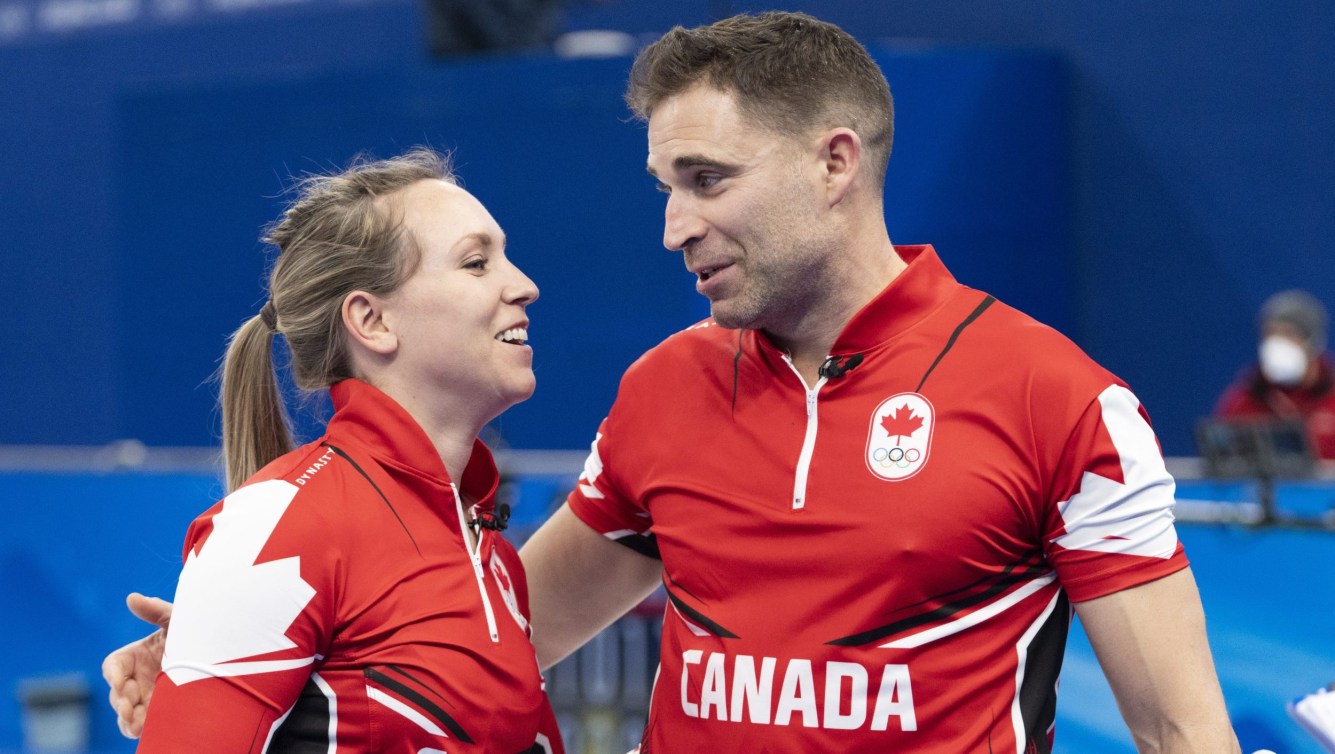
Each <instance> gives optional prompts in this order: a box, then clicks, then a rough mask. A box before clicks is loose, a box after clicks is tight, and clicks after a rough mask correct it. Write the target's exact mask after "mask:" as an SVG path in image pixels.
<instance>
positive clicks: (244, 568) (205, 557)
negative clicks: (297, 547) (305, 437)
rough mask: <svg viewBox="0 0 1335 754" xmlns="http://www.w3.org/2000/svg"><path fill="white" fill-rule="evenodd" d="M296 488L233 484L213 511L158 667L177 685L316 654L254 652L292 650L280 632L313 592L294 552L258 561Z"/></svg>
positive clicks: (305, 661)
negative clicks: (281, 656) (264, 657)
mask: <svg viewBox="0 0 1335 754" xmlns="http://www.w3.org/2000/svg"><path fill="white" fill-rule="evenodd" d="M296 494H297V488H296V487H294V486H292V485H291V484H288V483H287V482H283V481H278V480H271V481H266V482H260V483H258V484H252V485H248V486H245V487H242V488H241V489H239V490H237V491H236V492H233V493H232V494H231V495H228V496H227V498H226V499H225V500H224V501H223V507H222V510H221V511H220V512H218V514H217V515H215V516H214V517H213V531H212V533H210V534H209V537H208V539H206V540H204V545H203V547H201V548H200V549H199V551H198V552H191V553H190V555H189V556H188V557H187V558H186V561H185V567H184V568H183V569H182V570H181V579H180V582H179V584H178V585H177V588H176V610H175V613H174V614H173V615H172V626H171V631H169V632H168V633H167V647H166V652H165V654H164V656H163V658H162V669H163V671H164V672H165V673H166V674H167V676H168V677H170V678H171V679H172V682H173V683H176V684H177V685H182V684H186V683H190V682H191V681H197V680H201V679H204V678H210V677H218V676H237V675H249V674H252V673H268V672H273V671H276V670H289V669H292V668H298V667H303V666H305V665H309V664H311V662H312V661H313V660H314V658H313V657H295V658H288V659H270V660H254V659H252V658H255V657H257V656H261V655H266V654H270V653H273V652H279V651H283V650H290V649H294V648H296V644H294V643H293V642H292V640H291V639H289V638H287V636H286V635H285V633H286V631H287V629H288V628H289V627H290V626H291V625H292V622H293V621H294V620H296V618H297V616H298V615H299V614H300V613H301V611H302V610H303V609H304V608H305V607H306V605H307V603H309V602H310V601H311V598H312V597H314V596H315V589H314V588H312V587H311V585H310V584H307V583H306V581H305V580H303V579H302V578H301V565H300V561H299V559H298V558H296V557H290V558H282V559H280V560H274V561H270V562H267V563H256V562H255V561H256V559H257V558H258V557H259V554H260V550H261V549H263V547H264V545H265V543H267V542H268V541H269V537H270V536H271V535H272V534H273V532H274V529H275V528H276V527H277V526H278V521H279V520H280V519H281V518H282V517H283V513H285V512H286V511H287V508H288V505H290V504H291V502H292V499H293V498H294V497H295V496H296Z"/></svg>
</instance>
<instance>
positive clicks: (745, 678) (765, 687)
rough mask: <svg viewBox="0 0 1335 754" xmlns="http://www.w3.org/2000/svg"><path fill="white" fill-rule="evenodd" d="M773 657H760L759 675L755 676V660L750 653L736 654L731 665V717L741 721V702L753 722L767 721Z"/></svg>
mask: <svg viewBox="0 0 1335 754" xmlns="http://www.w3.org/2000/svg"><path fill="white" fill-rule="evenodd" d="M775 662H776V660H775V659H774V658H773V657H762V658H760V676H759V677H756V661H755V658H753V657H751V655H737V658H736V660H734V662H733V666H732V717H731V718H730V719H731V720H732V721H733V722H734V723H740V722H741V721H742V703H743V701H745V703H746V708H747V709H748V710H749V711H750V714H751V717H750V720H751V722H753V723H766V724H767V723H769V707H770V696H771V695H772V694H773V693H774V664H775Z"/></svg>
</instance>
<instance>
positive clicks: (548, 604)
mask: <svg viewBox="0 0 1335 754" xmlns="http://www.w3.org/2000/svg"><path fill="white" fill-rule="evenodd" d="M519 557H520V559H521V560H523V562H524V571H525V573H526V574H527V576H528V594H529V597H528V600H529V611H530V613H531V614H532V615H531V618H530V622H531V623H532V624H533V646H534V647H535V648H536V650H537V653H538V664H539V665H541V666H542V667H543V668H544V669H546V668H549V667H551V666H552V665H555V664H556V663H557V662H559V661H560V660H561V659H563V658H564V657H565V656H566V655H568V654H570V653H571V652H574V651H575V650H576V649H579V648H580V647H581V646H582V645H583V644H584V643H585V642H587V641H588V640H589V639H592V638H593V637H594V636H595V635H596V634H597V633H598V632H599V631H601V630H603V629H604V628H606V627H607V626H608V625H610V624H611V623H612V621H614V620H616V619H617V618H620V617H621V616H622V615H625V614H626V612H627V611H628V610H630V609H631V608H632V607H635V605H637V604H639V602H640V600H642V599H644V598H645V597H646V596H648V595H649V593H650V592H652V591H653V590H654V587H655V586H657V585H658V583H659V581H660V580H661V579H662V574H663V564H662V563H660V562H659V561H657V560H655V559H653V558H650V557H648V556H646V555H641V554H640V553H638V552H635V551H634V550H632V549H630V548H629V547H625V546H623V545H620V544H617V543H616V542H613V541H612V540H610V539H608V538H606V537H604V536H603V535H601V534H599V533H598V532H596V531H594V530H593V529H591V528H590V527H589V526H588V524H585V523H584V522H583V521H581V520H579V518H578V517H577V516H575V514H574V513H573V512H571V510H570V506H569V505H562V506H561V508H560V509H559V510H557V511H556V513H554V514H552V517H551V518H550V519H548V520H547V522H546V523H544V524H543V525H542V526H541V527H540V528H539V529H538V530H537V531H536V532H534V533H533V536H532V537H530V538H529V540H528V542H527V543H525V544H524V547H523V548H522V549H520V551H519Z"/></svg>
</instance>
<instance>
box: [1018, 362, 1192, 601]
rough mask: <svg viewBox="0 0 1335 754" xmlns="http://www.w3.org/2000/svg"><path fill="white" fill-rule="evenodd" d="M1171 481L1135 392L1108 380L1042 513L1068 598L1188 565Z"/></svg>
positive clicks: (1080, 425) (1070, 442)
mask: <svg viewBox="0 0 1335 754" xmlns="http://www.w3.org/2000/svg"><path fill="white" fill-rule="evenodd" d="M1174 489H1175V485H1174V482H1173V478H1172V477H1171V476H1170V475H1169V474H1168V471H1167V469H1166V468H1165V467H1164V461H1163V455H1162V453H1161V451H1160V449H1159V443H1158V440H1157V439H1156V438H1155V436H1154V431H1153V430H1152V429H1151V428H1150V424H1149V419H1148V417H1147V416H1146V415H1145V412H1144V410H1143V409H1142V408H1141V406H1140V402H1139V401H1138V400H1137V399H1136V397H1135V395H1133V394H1132V393H1131V391H1130V390H1128V389H1127V388H1126V387H1124V386H1122V385H1112V386H1110V387H1108V388H1107V389H1105V390H1104V391H1103V392H1102V393H1100V394H1099V396H1098V399H1097V400H1095V401H1093V402H1092V403H1090V404H1089V406H1088V407H1087V408H1086V410H1085V412H1084V414H1083V415H1082V416H1081V417H1080V419H1079V421H1078V422H1077V424H1076V426H1075V428H1074V430H1073V431H1072V433H1071V435H1070V436H1069V438H1068V439H1067V443H1066V448H1065V450H1064V452H1063V454H1062V457H1061V462H1060V463H1059V465H1058V468H1057V470H1056V473H1055V475H1054V478H1053V485H1052V490H1051V495H1050V497H1049V499H1050V500H1051V501H1053V505H1052V506H1051V507H1050V509H1049V510H1048V511H1047V512H1046V515H1045V521H1046V536H1045V538H1044V539H1045V541H1046V542H1047V543H1048V545H1047V547H1048V553H1047V554H1048V558H1049V559H1050V560H1051V562H1052V563H1053V565H1054V567H1055V568H1056V570H1057V576H1058V578H1059V579H1060V580H1061V582H1062V586H1063V587H1065V589H1066V591H1067V593H1068V594H1070V596H1071V599H1072V600H1074V601H1076V602H1081V601H1084V600H1090V599H1094V598H1096V597H1102V596H1104V595H1107V594H1112V593H1113V592H1118V591H1121V590H1123V589H1127V588H1130V587H1133V586H1138V585H1140V584H1144V583H1146V582H1149V581H1153V580H1155V579H1158V578H1162V577H1164V576H1167V575H1168V574H1170V573H1174V572H1176V571H1179V570H1181V569H1183V568H1185V567H1186V566H1187V558H1186V555H1185V554H1184V553H1183V551H1182V545H1181V544H1180V543H1179V542H1178V539H1177V531H1176V529H1175V528H1174V526H1173V503H1174V497H1173V495H1174Z"/></svg>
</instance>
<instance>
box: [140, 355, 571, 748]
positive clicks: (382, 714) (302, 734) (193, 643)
mask: <svg viewBox="0 0 1335 754" xmlns="http://www.w3.org/2000/svg"><path fill="white" fill-rule="evenodd" d="M330 392H331V395H332V397H333V401H334V406H335V408H336V413H335V414H334V416H333V419H332V420H331V421H330V423H329V426H328V429H327V431H326V434H325V436H324V437H323V438H321V439H320V440H319V441H317V442H314V443H312V444H310V445H307V446H305V447H303V448H300V449H298V450H295V451H293V452H291V453H288V454H287V455H284V456H282V457H281V458H279V459H278V460H276V461H274V462H273V463H271V464H269V465H268V466H266V467H265V468H264V469H263V470H261V471H260V473H259V474H257V475H256V476H255V477H254V478H252V479H250V480H248V481H247V482H246V483H245V484H244V485H243V486H241V487H240V488H238V489H237V490H236V491H234V492H233V493H232V494H230V495H228V496H227V498H226V499H224V500H223V501H222V502H221V503H219V504H217V505H215V506H214V507H213V508H212V509H210V510H209V511H207V512H206V513H204V514H203V515H202V516H200V517H199V518H198V519H196V520H195V522H194V524H192V525H191V527H190V531H189V533H188V535H187V536H186V543H185V567H184V569H183V570H182V572H181V578H180V582H179V585H178V587H177V591H176V608H175V612H174V614H173V616H172V624H171V630H170V631H169V632H168V637H167V649H166V654H165V656H164V657H163V672H162V673H161V674H160V675H159V676H158V681H157V684H156V686H155V688H154V694H153V700H152V704H151V705H150V707H149V711H148V718H147V722H146V725H145V727H144V735H143V739H142V741H141V743H140V746H139V751H140V752H146V753H149V754H155V753H156V752H172V753H173V754H177V753H179V752H192V753H202V752H227V753H228V754H238V753H239V752H273V753H274V754H279V753H281V752H313V751H320V752H335V751H337V752H402V753H403V754H419V752H442V751H449V752H451V753H452V754H454V753H457V752H488V754H514V753H515V752H525V753H526V754H528V753H532V754H543V753H546V754H551V752H560V751H562V749H561V741H560V738H559V736H558V734H557V732H556V726H555V717H554V715H553V714H552V710H551V706H550V704H549V703H548V700H547V696H546V694H545V693H544V692H543V688H542V686H543V682H542V677H541V675H540V674H539V672H538V665H537V661H536V658H535V656H534V652H533V645H532V643H531V642H530V640H529V631H528V618H527V615H528V594H527V587H526V582H525V580H524V572H523V568H522V567H521V565H520V563H519V558H518V556H517V554H516V553H515V550H514V548H513V547H512V546H511V545H510V544H509V543H508V542H506V541H505V540H504V539H503V538H501V537H500V536H499V534H498V533H497V532H496V531H491V530H488V529H482V530H481V531H480V540H478V545H477V547H476V548H475V549H474V548H472V547H470V544H469V540H468V538H467V537H465V536H464V532H463V528H462V526H463V523H462V521H461V512H462V507H463V505H464V501H468V502H471V503H472V504H475V505H476V506H477V508H476V511H477V513H478V514H480V515H484V516H485V515H486V514H489V513H490V512H491V511H492V508H493V503H494V494H495V491H496V487H497V482H498V476H497V472H496V466H495V464H494V463H493V462H492V459H491V454H490V453H489V452H488V451H487V449H486V447H485V446H484V445H482V443H481V442H478V443H477V444H476V445H475V447H474V449H473V456H472V458H471V459H470V461H469V463H468V467H467V469H465V471H464V474H463V479H462V480H460V484H459V485H458V487H456V486H455V485H454V484H452V483H451V480H450V479H449V477H448V476H447V474H446V471H445V467H444V464H443V463H442V462H441V460H440V456H439V455H438V454H437V453H436V450H435V448H434V447H433V446H432V444H431V442H430V440H429V439H428V438H427V436H426V434H425V433H424V432H423V431H422V429H421V428H420V427H419V426H418V425H417V423H416V422H415V421H414V420H413V418H412V417H411V416H410V415H409V414H408V413H407V412H406V411H404V410H403V408H402V407H400V406H399V405H398V404H397V403H395V402H394V401H393V400H392V399H391V398H390V397H389V396H387V395H385V394H384V393H382V392H380V391H379V390H377V389H375V388H374V387H371V386H370V385H368V384H366V383H363V382H358V381H356V380H345V381H343V382H340V383H338V384H336V385H334V386H333V388H332V389H331V391H330ZM460 488H462V494H463V498H462V500H460V501H459V502H456V500H457V497H458V495H459V489H460Z"/></svg>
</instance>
